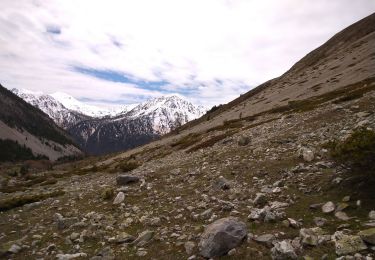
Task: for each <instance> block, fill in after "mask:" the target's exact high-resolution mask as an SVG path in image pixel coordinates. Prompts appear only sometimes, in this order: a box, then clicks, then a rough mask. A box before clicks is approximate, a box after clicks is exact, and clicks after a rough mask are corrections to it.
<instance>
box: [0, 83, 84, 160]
mask: <svg viewBox="0 0 375 260" xmlns="http://www.w3.org/2000/svg"><path fill="white" fill-rule="evenodd" d="M41 98H42V97H41ZM0 105H1V111H0V125H1V127H0V138H1V139H2V140H12V141H14V142H16V143H15V145H18V146H20V147H25V148H28V149H30V150H31V151H32V153H33V154H34V156H46V157H48V158H49V159H50V160H56V159H58V158H60V157H64V156H75V155H81V154H82V152H81V151H80V150H79V149H78V148H77V147H75V145H74V144H73V142H72V140H71V139H70V137H68V136H67V134H66V133H65V132H64V131H63V130H62V129H60V128H59V127H57V126H56V125H55V124H54V122H53V121H52V120H51V119H50V118H49V117H48V116H47V115H45V114H44V113H43V112H42V111H41V110H39V109H37V108H34V107H33V106H32V105H30V104H28V103H26V102H25V101H24V100H22V99H21V98H19V97H17V96H16V95H15V94H13V93H12V92H10V91H9V90H7V89H5V88H4V87H2V86H1V85H0ZM1 149H2V150H3V151H2V152H4V150H7V149H9V147H1ZM5 154H6V153H5ZM15 159H16V157H15Z"/></svg>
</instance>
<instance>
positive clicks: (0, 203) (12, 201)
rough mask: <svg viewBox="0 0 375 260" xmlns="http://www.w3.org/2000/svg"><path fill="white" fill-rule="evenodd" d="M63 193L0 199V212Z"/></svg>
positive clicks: (62, 192)
mask: <svg viewBox="0 0 375 260" xmlns="http://www.w3.org/2000/svg"><path fill="white" fill-rule="evenodd" d="M63 194H64V191H62V190H57V191H53V192H49V193H38V194H26V195H20V196H15V197H10V198H5V199H0V211H6V210H10V209H13V208H16V207H21V206H23V205H25V204H29V203H33V202H37V201H41V200H45V199H48V198H52V197H57V196H60V195H63Z"/></svg>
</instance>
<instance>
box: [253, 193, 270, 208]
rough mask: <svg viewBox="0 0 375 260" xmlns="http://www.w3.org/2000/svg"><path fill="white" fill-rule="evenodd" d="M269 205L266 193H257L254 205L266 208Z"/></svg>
mask: <svg viewBox="0 0 375 260" xmlns="http://www.w3.org/2000/svg"><path fill="white" fill-rule="evenodd" d="M266 203H267V197H266V195H264V193H257V194H256V197H255V199H254V205H257V206H264V205H265V204H266Z"/></svg>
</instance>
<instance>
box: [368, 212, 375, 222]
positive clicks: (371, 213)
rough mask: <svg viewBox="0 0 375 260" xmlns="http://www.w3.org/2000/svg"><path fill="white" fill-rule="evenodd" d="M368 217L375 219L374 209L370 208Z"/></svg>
mask: <svg viewBox="0 0 375 260" xmlns="http://www.w3.org/2000/svg"><path fill="white" fill-rule="evenodd" d="M368 217H369V219H372V220H375V210H371V211H370V212H369V213H368Z"/></svg>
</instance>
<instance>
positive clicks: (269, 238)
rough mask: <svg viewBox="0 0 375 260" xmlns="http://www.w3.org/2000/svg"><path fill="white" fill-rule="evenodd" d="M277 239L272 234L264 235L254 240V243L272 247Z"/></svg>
mask: <svg viewBox="0 0 375 260" xmlns="http://www.w3.org/2000/svg"><path fill="white" fill-rule="evenodd" d="M275 239H276V237H275V236H274V235H272V234H264V235H260V236H257V237H255V238H253V240H254V241H256V242H258V243H261V244H265V245H267V246H269V247H271V246H272V242H273V241H274V240H275Z"/></svg>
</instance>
